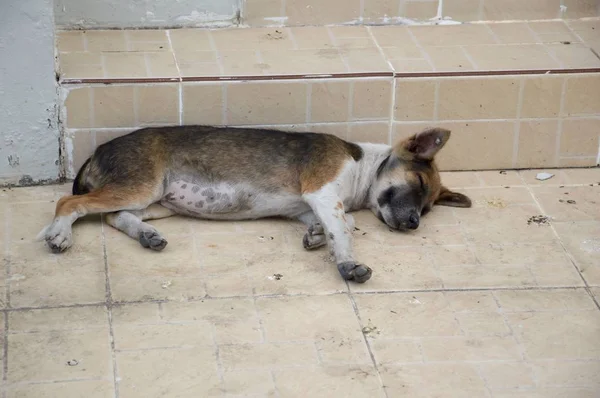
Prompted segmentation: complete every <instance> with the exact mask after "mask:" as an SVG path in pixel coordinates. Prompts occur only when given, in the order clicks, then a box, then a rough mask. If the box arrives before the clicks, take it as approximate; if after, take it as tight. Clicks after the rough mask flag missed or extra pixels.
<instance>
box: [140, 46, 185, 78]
mask: <svg viewBox="0 0 600 398" xmlns="http://www.w3.org/2000/svg"><path fill="white" fill-rule="evenodd" d="M144 56H145V60H146V69H147V70H148V76H150V77H171V78H178V77H179V72H178V71H177V65H176V64H175V58H174V57H173V53H171V52H163V51H161V52H148V53H145V54H144Z"/></svg>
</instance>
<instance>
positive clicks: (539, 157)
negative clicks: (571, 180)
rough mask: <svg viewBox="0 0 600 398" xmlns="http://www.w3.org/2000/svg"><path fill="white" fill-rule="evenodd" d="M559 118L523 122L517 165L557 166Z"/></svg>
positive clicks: (520, 131) (524, 166)
mask: <svg viewBox="0 0 600 398" xmlns="http://www.w3.org/2000/svg"><path fill="white" fill-rule="evenodd" d="M557 136H558V121H557V120H537V121H530V122H521V123H520V129H519V144H518V145H519V149H518V153H517V160H516V163H515V166H517V167H518V168H526V167H556V166H557V164H556V161H557V159H556V138H557Z"/></svg>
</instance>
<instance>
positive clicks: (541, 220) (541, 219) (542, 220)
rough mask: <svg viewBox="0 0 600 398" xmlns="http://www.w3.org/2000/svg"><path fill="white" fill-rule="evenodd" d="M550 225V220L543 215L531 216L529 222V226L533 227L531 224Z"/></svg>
mask: <svg viewBox="0 0 600 398" xmlns="http://www.w3.org/2000/svg"><path fill="white" fill-rule="evenodd" d="M549 223H550V219H549V218H548V217H546V216H542V215H541V214H540V215H539V216H531V217H529V219H528V220H527V225H531V224H537V225H549Z"/></svg>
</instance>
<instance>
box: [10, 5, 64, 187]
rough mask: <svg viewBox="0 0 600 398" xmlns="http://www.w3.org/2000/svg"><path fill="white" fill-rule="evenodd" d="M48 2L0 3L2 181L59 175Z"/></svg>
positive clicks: (38, 179)
mask: <svg viewBox="0 0 600 398" xmlns="http://www.w3.org/2000/svg"><path fill="white" fill-rule="evenodd" d="M52 1H53V0H19V1H6V0H4V1H2V4H1V5H0V185H1V184H9V183H10V184H13V183H17V184H20V185H28V184H31V183H34V182H43V181H45V180H46V181H47V180H56V179H57V178H58V176H59V159H58V158H59V144H58V127H57V124H58V123H57V122H58V115H57V111H56V103H57V90H56V80H55V74H54V21H53V16H52Z"/></svg>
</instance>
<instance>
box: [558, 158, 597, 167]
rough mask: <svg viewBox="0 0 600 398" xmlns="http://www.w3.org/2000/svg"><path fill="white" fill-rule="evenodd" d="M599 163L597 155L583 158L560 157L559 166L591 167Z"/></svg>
mask: <svg viewBox="0 0 600 398" xmlns="http://www.w3.org/2000/svg"><path fill="white" fill-rule="evenodd" d="M597 165H598V161H597V158H596V157H595V156H589V157H582V158H568V157H567V158H558V167H591V166H597Z"/></svg>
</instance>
